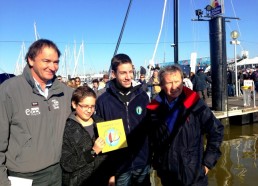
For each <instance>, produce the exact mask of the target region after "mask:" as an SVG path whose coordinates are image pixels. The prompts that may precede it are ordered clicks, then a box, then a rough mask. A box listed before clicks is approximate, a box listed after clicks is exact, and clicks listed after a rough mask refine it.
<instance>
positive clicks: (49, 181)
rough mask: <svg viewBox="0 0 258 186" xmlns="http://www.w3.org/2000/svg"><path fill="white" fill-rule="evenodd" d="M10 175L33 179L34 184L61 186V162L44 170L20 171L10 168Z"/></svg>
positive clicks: (33, 185) (38, 185) (39, 185)
mask: <svg viewBox="0 0 258 186" xmlns="http://www.w3.org/2000/svg"><path fill="white" fill-rule="evenodd" d="M8 175H9V176H15V177H20V178H28V179H32V180H33V182H32V186H61V185H62V170H61V167H60V164H59V163H58V164H55V165H52V166H50V167H47V168H45V169H43V170H40V171H37V172H31V173H19V172H13V171H10V170H8Z"/></svg>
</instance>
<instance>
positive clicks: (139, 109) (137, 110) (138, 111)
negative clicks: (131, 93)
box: [136, 106, 142, 115]
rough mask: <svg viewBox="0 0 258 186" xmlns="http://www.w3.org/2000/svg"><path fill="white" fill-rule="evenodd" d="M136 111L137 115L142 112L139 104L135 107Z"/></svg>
mask: <svg viewBox="0 0 258 186" xmlns="http://www.w3.org/2000/svg"><path fill="white" fill-rule="evenodd" d="M136 113H137V114H138V115H141V114H142V107H140V106H138V107H136Z"/></svg>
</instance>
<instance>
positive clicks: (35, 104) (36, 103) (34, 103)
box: [31, 102, 39, 107]
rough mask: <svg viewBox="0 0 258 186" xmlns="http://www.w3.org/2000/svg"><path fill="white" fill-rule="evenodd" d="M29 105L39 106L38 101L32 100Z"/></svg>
mask: <svg viewBox="0 0 258 186" xmlns="http://www.w3.org/2000/svg"><path fill="white" fill-rule="evenodd" d="M31 106H33V107H36V106H39V103H38V102H32V103H31Z"/></svg>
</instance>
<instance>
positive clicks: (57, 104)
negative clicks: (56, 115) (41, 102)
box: [51, 99, 59, 109]
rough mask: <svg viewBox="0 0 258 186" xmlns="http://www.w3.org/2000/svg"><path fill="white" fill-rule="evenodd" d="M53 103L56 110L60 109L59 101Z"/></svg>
mask: <svg viewBox="0 0 258 186" xmlns="http://www.w3.org/2000/svg"><path fill="white" fill-rule="evenodd" d="M51 102H52V106H53V108H54V109H59V101H57V100H55V99H53V100H52V101H51Z"/></svg>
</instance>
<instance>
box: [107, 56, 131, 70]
mask: <svg viewBox="0 0 258 186" xmlns="http://www.w3.org/2000/svg"><path fill="white" fill-rule="evenodd" d="M125 63H130V64H132V60H131V58H130V57H129V56H128V55H126V54H117V55H115V56H114V57H113V58H112V59H111V68H112V70H113V71H114V72H116V71H117V67H118V66H119V65H120V64H125Z"/></svg>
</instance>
